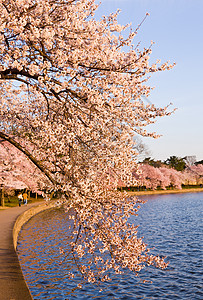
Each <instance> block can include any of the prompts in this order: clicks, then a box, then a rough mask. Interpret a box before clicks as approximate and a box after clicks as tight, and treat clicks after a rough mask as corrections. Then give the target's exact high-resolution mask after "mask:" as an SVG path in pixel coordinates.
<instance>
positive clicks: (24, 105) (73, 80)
mask: <svg viewBox="0 0 203 300" xmlns="http://www.w3.org/2000/svg"><path fill="white" fill-rule="evenodd" d="M96 9H97V5H96V4H95V1H94V0H64V1H61V0H3V1H2V0H1V1H0V36H1V40H0V79H1V80H0V93H1V97H0V102H1V110H0V137H1V139H2V140H3V141H7V142H9V143H10V144H12V145H13V146H14V147H16V148H18V150H20V151H21V152H22V153H24V154H25V155H26V156H27V157H28V158H29V159H30V160H31V161H32V162H33V163H34V164H35V165H36V166H37V167H38V169H39V170H40V171H41V173H42V174H43V176H42V179H41V180H43V178H44V176H46V177H47V178H48V181H46V186H45V187H44V188H46V190H47V191H51V190H54V191H56V192H60V194H61V195H62V196H63V197H62V198H63V199H64V200H63V201H65V205H66V206H67V209H70V208H73V209H74V214H73V215H72V221H73V228H74V229H73V240H72V254H71V255H73V256H74V258H75V259H77V261H78V268H79V270H80V272H81V274H82V275H83V276H84V277H85V278H86V279H87V280H89V281H90V282H95V281H97V280H107V279H108V275H107V271H108V270H109V269H114V271H116V272H118V273H119V272H120V270H121V269H122V268H126V267H127V268H129V269H130V270H132V271H134V272H139V271H140V270H141V269H142V268H143V267H144V266H145V265H146V264H155V265H158V266H159V267H165V264H164V262H163V260H162V259H160V258H159V257H155V256H151V255H150V254H148V252H147V249H146V245H145V244H144V243H143V242H142V240H140V239H138V238H137V229H136V228H135V227H134V226H133V225H132V224H129V223H128V219H129V216H130V215H131V214H135V213H136V211H137V200H136V199H129V198H128V196H127V194H125V193H121V192H119V191H117V186H118V185H119V181H120V180H122V182H125V184H126V185H132V184H133V182H134V180H135V179H134V177H133V176H132V170H133V169H134V168H135V164H136V154H137V153H136V150H135V147H133V136H134V135H135V134H139V135H143V136H152V137H157V135H156V134H155V133H153V132H152V133H150V132H147V131H146V130H145V127H146V126H147V125H148V124H151V123H153V122H154V121H155V120H156V118H157V117H161V116H165V115H168V114H170V112H168V109H167V107H163V108H159V107H155V106H154V105H153V104H148V103H145V102H143V101H142V100H141V99H142V96H146V97H147V96H148V95H149V94H150V90H151V88H150V86H149V85H148V84H147V80H148V78H149V77H150V74H151V73H154V72H157V71H162V70H166V69H171V67H172V65H170V64H168V63H164V64H160V63H159V62H157V64H152V65H150V63H149V58H150V54H151V46H149V48H147V49H143V50H140V49H139V44H137V45H136V46H134V45H133V39H134V38H135V37H136V34H137V30H138V29H139V26H138V28H137V29H136V30H135V31H133V30H130V31H129V35H128V36H127V37H126V38H125V37H124V35H123V31H124V30H125V29H126V28H127V27H128V26H120V25H119V24H118V23H117V14H118V13H114V14H111V15H110V16H104V17H102V18H101V19H100V20H95V18H94V12H95V10H96ZM112 172H113V178H114V179H113V180H111V178H112ZM104 252H108V253H109V255H110V256H109V259H107V260H104V258H103V253H104ZM95 253H96V254H95ZM84 254H88V255H91V256H92V264H89V265H88V266H84V265H83V264H82V257H83V255H84ZM101 261H102V262H103V263H102V265H103V267H102V268H101V266H100V262H101ZM95 270H96V271H95Z"/></svg>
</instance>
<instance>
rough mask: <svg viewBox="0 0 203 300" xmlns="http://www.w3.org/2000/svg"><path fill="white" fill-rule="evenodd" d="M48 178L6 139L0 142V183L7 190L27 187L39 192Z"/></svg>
mask: <svg viewBox="0 0 203 300" xmlns="http://www.w3.org/2000/svg"><path fill="white" fill-rule="evenodd" d="M46 183H48V180H47V179H46V177H45V176H44V175H43V173H42V172H40V171H39V170H38V168H37V167H36V166H35V165H34V164H33V163H32V162H30V161H29V159H28V158H27V157H26V156H25V155H24V154H23V153H22V152H21V151H19V150H18V149H17V148H15V147H14V146H12V145H11V144H10V143H8V142H7V141H4V142H2V141H1V143H0V184H2V185H3V186H4V187H5V188H6V189H7V190H13V189H25V188H27V189H29V190H31V191H33V192H40V191H41V190H42V189H43V188H45V186H46Z"/></svg>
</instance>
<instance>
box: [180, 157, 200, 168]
mask: <svg viewBox="0 0 203 300" xmlns="http://www.w3.org/2000/svg"><path fill="white" fill-rule="evenodd" d="M183 160H184V161H185V163H186V166H193V165H194V164H195V163H196V161H197V159H196V156H195V155H190V156H189V155H188V156H185V157H183Z"/></svg>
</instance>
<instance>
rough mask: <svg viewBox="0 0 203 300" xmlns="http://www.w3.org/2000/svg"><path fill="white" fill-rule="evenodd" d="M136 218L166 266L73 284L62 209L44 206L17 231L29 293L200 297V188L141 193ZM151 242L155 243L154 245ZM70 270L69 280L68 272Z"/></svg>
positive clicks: (66, 220)
mask: <svg viewBox="0 0 203 300" xmlns="http://www.w3.org/2000/svg"><path fill="white" fill-rule="evenodd" d="M145 199H147V200H148V201H147V202H146V203H145V204H144V205H143V206H142V207H141V209H140V212H139V216H138V217H137V218H135V219H132V221H133V222H135V223H136V224H140V227H139V231H138V232H139V235H140V236H144V241H145V242H146V243H147V244H148V246H149V247H150V248H152V249H151V252H152V253H153V254H160V255H163V256H167V260H169V261H170V264H169V267H168V269H167V270H165V271H162V270H157V269H155V268H152V267H149V268H148V269H144V270H142V271H141V274H140V277H141V278H143V279H148V280H149V281H152V283H150V282H147V283H142V282H140V279H139V278H137V277H136V276H134V274H132V273H131V272H126V273H125V274H123V275H112V281H111V282H109V283H105V284H103V285H102V288H103V291H101V292H100V288H101V286H99V287H98V286H95V285H93V284H85V285H84V286H83V287H82V289H78V288H77V285H78V283H80V280H81V278H80V276H79V274H78V273H77V270H76V268H75V265H74V264H73V262H72V260H71V259H70V258H67V259H65V260H64V255H63V254H62V253H61V251H60V249H64V250H65V251H68V249H69V241H70V232H69V231H68V229H67V228H68V224H69V222H70V221H69V218H68V214H67V213H65V212H64V211H63V209H53V210H51V211H45V212H43V213H40V214H38V215H37V216H35V217H34V218H32V219H31V220H30V221H29V222H28V223H27V224H25V226H24V227H23V230H22V231H21V233H20V236H19V242H18V255H19V259H20V263H21V266H22V269H23V273H24V276H25V278H26V281H27V283H28V286H29V288H30V290H31V293H32V295H33V298H34V299H40V300H42V299H49V300H51V299H57V300H65V299H84V300H85V299H105V300H107V299H128V300H131V299H132V300H133V299H190V300H192V299H194V300H196V299H203V293H202V288H203V287H202V282H203V270H202V266H203V264H202V259H203V257H202V249H203V237H202V232H203V228H202V227H203V225H202V214H203V213H202V207H203V193H191V194H175V195H174V194H173V195H161V196H148V197H145ZM153 247H154V248H153ZM70 270H74V273H75V275H76V277H75V278H74V280H70V279H69V278H68V273H69V271H70Z"/></svg>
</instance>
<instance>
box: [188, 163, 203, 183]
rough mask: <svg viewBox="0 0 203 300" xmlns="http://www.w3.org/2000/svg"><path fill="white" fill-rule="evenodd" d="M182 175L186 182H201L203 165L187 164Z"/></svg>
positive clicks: (202, 179) (202, 180) (202, 181)
mask: <svg viewBox="0 0 203 300" xmlns="http://www.w3.org/2000/svg"><path fill="white" fill-rule="evenodd" d="M183 176H184V180H185V183H186V184H203V165H201V164H198V165H191V166H188V167H187V168H186V169H185V170H184V172H183Z"/></svg>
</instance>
